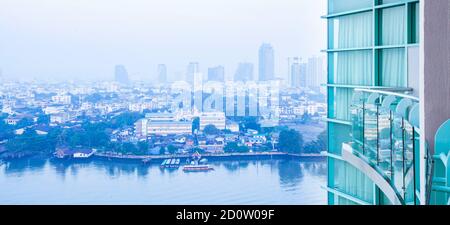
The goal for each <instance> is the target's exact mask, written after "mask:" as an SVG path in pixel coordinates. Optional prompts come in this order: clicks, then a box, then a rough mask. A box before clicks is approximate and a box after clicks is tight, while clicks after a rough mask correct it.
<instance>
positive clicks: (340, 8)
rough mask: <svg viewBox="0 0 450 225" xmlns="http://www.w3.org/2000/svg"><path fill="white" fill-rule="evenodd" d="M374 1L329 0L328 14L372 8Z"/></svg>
mask: <svg viewBox="0 0 450 225" xmlns="http://www.w3.org/2000/svg"><path fill="white" fill-rule="evenodd" d="M372 3H373V0H328V13H330V14H331V13H339V12H344V11H351V10H357V9H364V8H368V7H372Z"/></svg>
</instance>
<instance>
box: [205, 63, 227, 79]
mask: <svg viewBox="0 0 450 225" xmlns="http://www.w3.org/2000/svg"><path fill="white" fill-rule="evenodd" d="M224 80H225V68H224V67H223V66H216V67H212V68H208V81H219V82H224Z"/></svg>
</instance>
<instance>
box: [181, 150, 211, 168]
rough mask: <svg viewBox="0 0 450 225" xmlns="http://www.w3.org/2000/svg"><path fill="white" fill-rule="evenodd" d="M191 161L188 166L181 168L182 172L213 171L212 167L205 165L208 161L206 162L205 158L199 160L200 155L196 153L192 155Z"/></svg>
mask: <svg viewBox="0 0 450 225" xmlns="http://www.w3.org/2000/svg"><path fill="white" fill-rule="evenodd" d="M192 159H193V160H192V161H191V162H190V164H187V165H185V166H183V171H184V172H206V171H211V170H214V168H213V167H211V166H210V165H208V164H206V163H207V162H208V160H206V159H205V158H203V159H201V155H200V154H199V153H198V152H196V153H194V154H193V155H192Z"/></svg>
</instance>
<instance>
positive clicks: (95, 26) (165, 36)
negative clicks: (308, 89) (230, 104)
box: [0, 0, 326, 81]
mask: <svg viewBox="0 0 450 225" xmlns="http://www.w3.org/2000/svg"><path fill="white" fill-rule="evenodd" d="M87 3H89V4H87ZM88 5H89V7H88ZM310 9H314V10H310ZM230 12H233V14H234V15H235V16H234V18H233V19H231V20H230V19H229V18H228V17H227V15H229V13H230ZM324 13H325V2H322V4H317V3H313V2H310V1H291V0H287V1H284V3H283V4H279V1H273V0H270V1H267V2H265V4H258V3H257V2H255V1H253V0H249V1H245V2H242V1H234V0H233V1H214V3H211V2H209V1H204V0H195V1H191V2H189V3H187V2H184V1H181V2H180V1H179V0H169V1H161V2H157V1H151V3H149V2H147V1H141V0H133V1H126V2H125V1H115V2H114V3H110V2H106V1H103V0H97V1H89V2H87V1H77V2H67V1H52V0H48V1H43V2H39V1H27V0H19V1H10V0H5V1H2V2H1V3H0V32H1V33H2V34H3V35H2V38H0V47H1V48H2V51H1V52H0V68H2V69H3V75H4V77H5V78H7V79H11V78H14V79H22V78H24V79H25V78H26V79H30V78H31V79H32V78H38V79H47V80H52V81H53V80H69V79H80V80H105V79H106V80H109V79H111V75H110V74H111V73H113V71H114V65H117V64H122V65H125V66H126V68H127V70H128V72H129V77H130V80H147V81H148V80H157V79H156V78H157V72H156V71H157V65H158V64H166V65H167V69H168V80H169V81H170V80H173V79H174V78H178V76H179V75H184V74H185V68H186V65H187V64H188V63H189V62H191V61H197V62H200V63H201V72H202V73H203V74H207V68H209V67H212V66H216V65H223V66H224V67H225V68H226V71H227V72H226V74H225V76H226V79H230V78H231V79H232V78H233V76H234V71H236V70H237V67H238V64H239V63H240V62H251V63H253V64H254V66H255V70H256V67H258V63H257V62H258V61H257V60H258V53H257V51H258V48H259V46H260V45H261V43H265V42H267V43H271V44H272V46H274V48H275V50H276V53H277V54H276V58H275V74H276V76H277V77H281V76H284V78H287V75H288V74H287V68H286V66H285V65H286V60H287V57H290V56H293V55H295V56H297V55H299V56H301V57H304V58H306V57H309V56H311V55H314V54H321V53H320V50H321V49H324V48H325V38H324V37H323V38H322V40H320V38H319V39H317V37H320V36H321V35H318V34H321V33H323V32H324V31H325V27H326V26H325V22H324V21H323V20H321V19H320V16H321V15H323V14H324ZM79 15H84V16H83V17H84V19H80V18H78V16H79ZM150 15H151V16H150ZM55 17H57V18H58V20H55V19H54V18H55ZM175 18H176V19H175ZM204 18H208V21H206V20H204ZM9 21H14V23H10V22H9ZM292 21H298V22H296V23H295V24H294V23H292ZM279 24H283V26H280V25H279ZM311 24H314V25H313V26H311ZM255 72H256V71H255ZM256 73H257V72H256ZM256 73H255V74H254V75H255V76H257V74H256Z"/></svg>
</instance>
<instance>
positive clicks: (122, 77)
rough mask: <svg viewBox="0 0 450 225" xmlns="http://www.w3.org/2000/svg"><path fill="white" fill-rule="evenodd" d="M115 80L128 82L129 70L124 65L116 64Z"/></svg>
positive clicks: (123, 82) (122, 82)
mask: <svg viewBox="0 0 450 225" xmlns="http://www.w3.org/2000/svg"><path fill="white" fill-rule="evenodd" d="M114 78H115V81H116V82H118V83H121V84H128V82H129V78H128V72H127V69H126V68H125V66H124V65H116V67H115V70H114Z"/></svg>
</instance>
